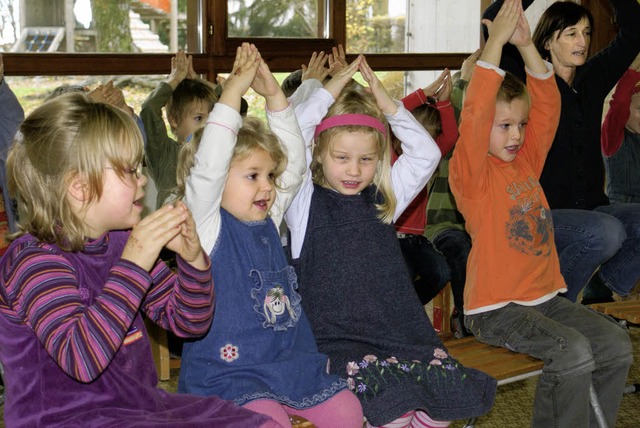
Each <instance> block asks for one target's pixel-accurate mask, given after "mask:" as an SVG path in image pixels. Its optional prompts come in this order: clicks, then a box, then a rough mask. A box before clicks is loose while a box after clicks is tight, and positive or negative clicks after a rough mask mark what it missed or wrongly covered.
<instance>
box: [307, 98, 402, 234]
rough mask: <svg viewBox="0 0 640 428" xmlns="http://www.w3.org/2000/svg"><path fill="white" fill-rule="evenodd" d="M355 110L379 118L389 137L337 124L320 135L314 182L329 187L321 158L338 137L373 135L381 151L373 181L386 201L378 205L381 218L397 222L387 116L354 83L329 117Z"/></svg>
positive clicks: (312, 164) (367, 128)
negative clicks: (352, 133) (343, 134)
mask: <svg viewBox="0 0 640 428" xmlns="http://www.w3.org/2000/svg"><path fill="white" fill-rule="evenodd" d="M351 113H358V114H366V115H368V116H372V117H374V118H376V119H378V120H379V121H380V122H382V123H383V124H384V125H385V127H386V128H387V133H386V136H385V135H383V134H382V133H381V132H380V131H378V130H376V129H373V128H369V127H367V126H362V125H344V126H336V127H334V128H329V129H327V130H325V131H322V132H321V133H320V135H318V137H317V138H316V143H315V147H314V149H313V160H312V162H311V167H310V168H311V174H312V176H313V181H314V182H315V183H317V184H319V185H321V186H324V187H326V186H327V182H326V179H325V176H324V170H323V167H322V164H321V163H320V162H318V159H320V158H321V157H322V155H324V154H325V153H326V152H327V151H328V150H330V149H331V143H332V141H333V139H334V138H335V137H336V136H338V135H339V134H342V133H345V132H363V133H368V134H371V135H372V136H373V138H374V140H375V142H376V148H377V152H378V165H377V168H376V174H375V176H374V177H373V183H372V184H374V185H375V186H376V192H377V193H378V194H380V195H381V196H382V201H381V202H380V203H379V204H376V208H377V209H378V218H380V220H381V221H382V222H383V223H387V224H390V223H391V222H392V221H393V215H394V213H395V210H396V197H395V195H394V193H393V188H392V186H391V138H390V136H389V135H390V132H389V125H388V123H387V119H386V118H385V117H384V114H383V113H382V111H381V110H380V109H379V108H378V106H377V104H376V101H375V99H374V97H373V96H372V95H371V94H368V93H367V92H365V91H363V90H359V89H358V87H357V86H354V85H352V86H350V87H347V88H345V89H344V90H343V91H342V93H341V94H340V96H339V97H338V98H337V99H336V101H335V102H334V103H333V105H332V106H331V107H330V108H329V111H328V112H327V115H326V116H325V119H326V118H329V117H331V116H336V115H341V114H351Z"/></svg>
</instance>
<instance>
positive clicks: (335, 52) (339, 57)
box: [329, 44, 349, 77]
mask: <svg viewBox="0 0 640 428" xmlns="http://www.w3.org/2000/svg"><path fill="white" fill-rule="evenodd" d="M348 65H349V63H348V62H347V55H346V54H345V52H344V47H343V46H342V45H341V44H340V45H338V47H337V48H336V47H335V46H334V47H333V48H332V49H331V53H330V54H329V74H330V75H331V76H332V77H333V76H335V75H336V73H338V72H340V70H342V69H343V68H345V67H347V66H348Z"/></svg>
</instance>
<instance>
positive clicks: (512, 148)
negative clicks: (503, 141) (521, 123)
mask: <svg viewBox="0 0 640 428" xmlns="http://www.w3.org/2000/svg"><path fill="white" fill-rule="evenodd" d="M504 149H505V150H506V151H507V153H509V154H512V155H515V154H516V153H518V150H520V146H519V145H517V146H507V147H505V148H504Z"/></svg>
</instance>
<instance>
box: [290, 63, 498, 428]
mask: <svg viewBox="0 0 640 428" xmlns="http://www.w3.org/2000/svg"><path fill="white" fill-rule="evenodd" d="M356 71H360V73H361V74H362V76H363V78H364V79H365V80H366V82H367V83H368V85H369V88H368V89H367V90H362V89H357V87H356V88H354V87H353V86H352V85H351V86H350V87H347V88H346V89H345V85H346V84H347V82H349V81H350V80H351V78H352V76H353V75H354V74H355V73H356ZM298 109H299V110H298V120H299V122H300V125H301V128H302V131H303V135H304V136H305V137H306V140H307V141H309V144H308V145H307V147H308V149H309V150H310V148H311V145H312V144H311V143H312V140H313V142H314V143H315V148H314V149H313V153H311V152H310V151H309V152H308V158H307V160H308V161H309V163H310V172H311V174H310V175H308V176H307V177H306V178H305V181H304V182H303V184H302V187H301V190H300V191H299V192H298V195H297V196H296V199H295V200H294V201H293V203H292V205H291V207H290V208H289V210H288V212H287V215H286V219H287V224H288V226H289V228H290V230H291V238H292V256H293V258H294V264H295V265H296V267H297V268H298V276H299V279H300V294H301V296H302V299H303V300H302V303H303V307H304V309H305V311H306V313H307V315H308V317H309V321H310V323H311V326H312V328H313V331H314V333H315V335H316V339H317V342H318V349H319V350H320V351H321V352H324V353H326V354H327V355H329V358H330V359H331V371H332V372H333V373H336V374H338V375H341V376H346V377H347V382H348V384H349V386H350V388H351V389H352V390H353V391H354V393H355V394H356V396H357V397H358V398H359V399H360V402H361V404H362V406H363V411H364V415H365V417H366V418H367V424H368V426H387V427H409V426H411V427H426V426H447V425H448V422H447V421H448V420H451V419H458V418H466V417H472V416H478V415H480V414H483V413H485V412H487V411H488V410H489V409H490V407H491V404H492V402H493V398H494V395H495V381H494V380H493V379H491V378H489V377H488V376H487V375H485V374H484V373H480V372H477V371H475V370H472V369H466V368H464V367H463V366H461V365H460V364H459V363H458V362H457V361H456V360H454V359H452V358H451V357H450V356H449V355H448V354H447V352H446V349H445V348H444V346H443V345H442V343H441V341H440V339H439V338H438V336H437V335H436V333H435V331H434V330H433V327H432V326H431V324H430V323H429V319H428V318H427V316H426V314H425V311H424V309H423V307H422V305H421V304H420V301H419V299H418V297H417V295H416V293H415V291H414V289H413V284H412V282H411V280H410V278H409V274H408V272H407V269H406V264H405V263H404V260H403V257H402V252H401V250H400V247H399V244H398V240H397V238H396V233H395V229H394V227H393V225H392V222H393V221H394V220H396V219H397V218H398V217H399V216H400V214H402V211H403V210H404V209H405V208H406V207H407V205H408V204H409V203H410V202H411V201H412V200H413V199H414V197H415V196H416V195H417V194H418V192H419V191H420V190H421V189H422V188H423V187H424V185H425V184H426V182H427V180H428V179H429V177H430V175H431V174H432V173H433V171H434V169H435V168H436V166H437V164H438V161H439V159H440V150H439V149H438V147H437V145H436V144H435V142H434V141H433V139H432V138H431V137H430V136H429V134H428V133H427V132H426V130H425V129H424V128H423V127H422V126H420V124H419V123H418V122H417V121H416V120H415V118H414V117H413V116H412V115H411V114H410V113H409V112H408V111H407V110H406V109H405V108H404V107H403V106H402V105H401V104H400V103H397V102H395V101H393V100H392V99H391V98H390V97H389V95H388V94H387V92H386V90H385V89H384V87H383V86H382V85H381V84H380V82H379V80H378V79H377V77H376V76H375V74H374V73H373V71H372V70H371V68H370V67H369V65H368V64H367V62H366V60H365V59H364V57H362V56H360V57H358V58H357V59H356V60H355V61H354V62H353V63H351V64H350V65H349V66H348V67H346V68H344V69H343V70H342V71H341V72H339V73H338V74H337V75H336V76H334V78H333V79H331V81H330V82H328V83H327V84H326V85H325V87H324V89H322V88H321V89H318V90H316V92H314V93H313V94H311V96H310V97H309V98H308V99H307V101H305V102H303V103H302V104H301V105H300V106H299V107H298ZM389 125H391V128H392V130H393V133H394V134H395V135H396V137H397V138H398V139H399V140H400V141H401V142H402V150H403V154H402V155H401V156H400V157H399V158H398V160H397V161H396V162H395V163H394V165H393V166H392V167H391V166H390V160H389V156H390V150H391V149H390V138H389Z"/></svg>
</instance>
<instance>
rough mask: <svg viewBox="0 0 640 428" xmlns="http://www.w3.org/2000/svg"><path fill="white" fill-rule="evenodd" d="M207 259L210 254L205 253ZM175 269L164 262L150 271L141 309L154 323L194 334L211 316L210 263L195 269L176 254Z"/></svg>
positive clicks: (204, 328) (203, 329)
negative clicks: (147, 290) (204, 267)
mask: <svg viewBox="0 0 640 428" xmlns="http://www.w3.org/2000/svg"><path fill="white" fill-rule="evenodd" d="M205 258H206V260H207V261H209V257H208V256H206V255H205ZM177 260H178V273H177V274H176V273H174V272H173V271H172V270H171V269H169V267H167V265H165V264H164V262H160V263H158V264H157V265H156V266H155V267H154V269H153V270H152V271H151V276H152V278H153V285H152V287H151V289H150V290H149V293H148V294H147V297H146V298H145V301H144V303H143V310H144V311H145V312H146V314H147V315H148V316H149V318H151V319H152V320H153V321H154V322H155V323H156V324H158V325H159V326H161V327H162V328H164V329H166V330H170V331H172V332H173V333H175V334H176V335H177V336H179V337H197V336H201V335H203V334H204V333H206V332H207V330H208V329H209V326H210V325H211V320H212V319H213V307H214V304H213V300H214V291H213V280H212V277H211V266H210V262H209V266H208V267H207V269H206V270H203V271H201V270H198V269H196V268H194V267H193V266H191V265H190V264H189V263H187V262H185V261H184V260H182V258H181V257H180V256H177Z"/></svg>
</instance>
